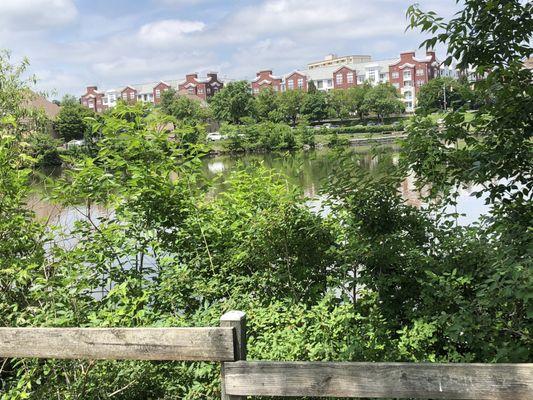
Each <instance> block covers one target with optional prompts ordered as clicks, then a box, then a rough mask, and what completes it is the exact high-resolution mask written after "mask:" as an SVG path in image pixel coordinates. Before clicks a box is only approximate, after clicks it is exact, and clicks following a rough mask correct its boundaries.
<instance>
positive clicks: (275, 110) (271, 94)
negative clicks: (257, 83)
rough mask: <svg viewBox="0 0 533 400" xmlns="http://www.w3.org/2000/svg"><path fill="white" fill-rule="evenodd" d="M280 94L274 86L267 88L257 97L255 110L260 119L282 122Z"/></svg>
mask: <svg viewBox="0 0 533 400" xmlns="http://www.w3.org/2000/svg"><path fill="white" fill-rule="evenodd" d="M279 103H280V101H279V95H278V93H277V92H275V91H274V90H273V89H272V88H266V89H263V90H261V91H259V93H258V94H257V96H256V97H255V110H256V114H257V118H258V120H259V121H272V122H280V117H281V115H280V104H279Z"/></svg>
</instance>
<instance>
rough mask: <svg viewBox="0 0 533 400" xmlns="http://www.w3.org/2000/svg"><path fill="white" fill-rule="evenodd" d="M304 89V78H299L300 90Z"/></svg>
mask: <svg viewBox="0 0 533 400" xmlns="http://www.w3.org/2000/svg"><path fill="white" fill-rule="evenodd" d="M303 87H304V78H298V88H299V89H302V88H303Z"/></svg>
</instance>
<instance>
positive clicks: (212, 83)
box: [178, 72, 224, 100]
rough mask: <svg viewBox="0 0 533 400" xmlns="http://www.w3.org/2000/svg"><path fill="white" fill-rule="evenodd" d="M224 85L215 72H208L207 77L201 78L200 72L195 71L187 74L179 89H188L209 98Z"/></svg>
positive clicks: (201, 96) (190, 92) (193, 93)
mask: <svg viewBox="0 0 533 400" xmlns="http://www.w3.org/2000/svg"><path fill="white" fill-rule="evenodd" d="M223 87H224V84H223V83H222V82H221V81H220V80H219V79H218V76H217V74H216V73H215V72H210V73H208V74H207V78H205V79H199V78H198V74H196V73H194V74H188V75H186V76H185V81H183V82H181V83H180V84H179V86H178V91H186V92H187V93H188V94H190V95H195V96H198V97H199V98H201V99H202V100H207V99H208V98H209V97H211V96H214V95H215V94H216V93H217V92H218V91H219V90H220V89H222V88H223Z"/></svg>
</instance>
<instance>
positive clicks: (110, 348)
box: [0, 328, 235, 361]
mask: <svg viewBox="0 0 533 400" xmlns="http://www.w3.org/2000/svg"><path fill="white" fill-rule="evenodd" d="M233 335H234V334H233V328H0V358H2V357H5V358H8V357H31V358H63V359H91V360H176V361H184V360H191V361H234V360H235V350H234V342H233Z"/></svg>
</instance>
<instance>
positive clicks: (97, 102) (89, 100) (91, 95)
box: [81, 86, 107, 113]
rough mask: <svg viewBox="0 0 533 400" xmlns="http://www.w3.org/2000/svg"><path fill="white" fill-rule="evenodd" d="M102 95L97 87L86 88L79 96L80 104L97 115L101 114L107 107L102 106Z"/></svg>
mask: <svg viewBox="0 0 533 400" xmlns="http://www.w3.org/2000/svg"><path fill="white" fill-rule="evenodd" d="M103 99H104V94H103V93H100V92H99V91H98V87H97V86H87V90H86V92H85V94H84V95H83V96H81V104H82V105H84V106H85V107H88V108H90V109H91V110H94V111H95V112H97V113H101V112H103V111H104V110H105V109H106V108H107V107H105V106H104V104H103Z"/></svg>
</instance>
